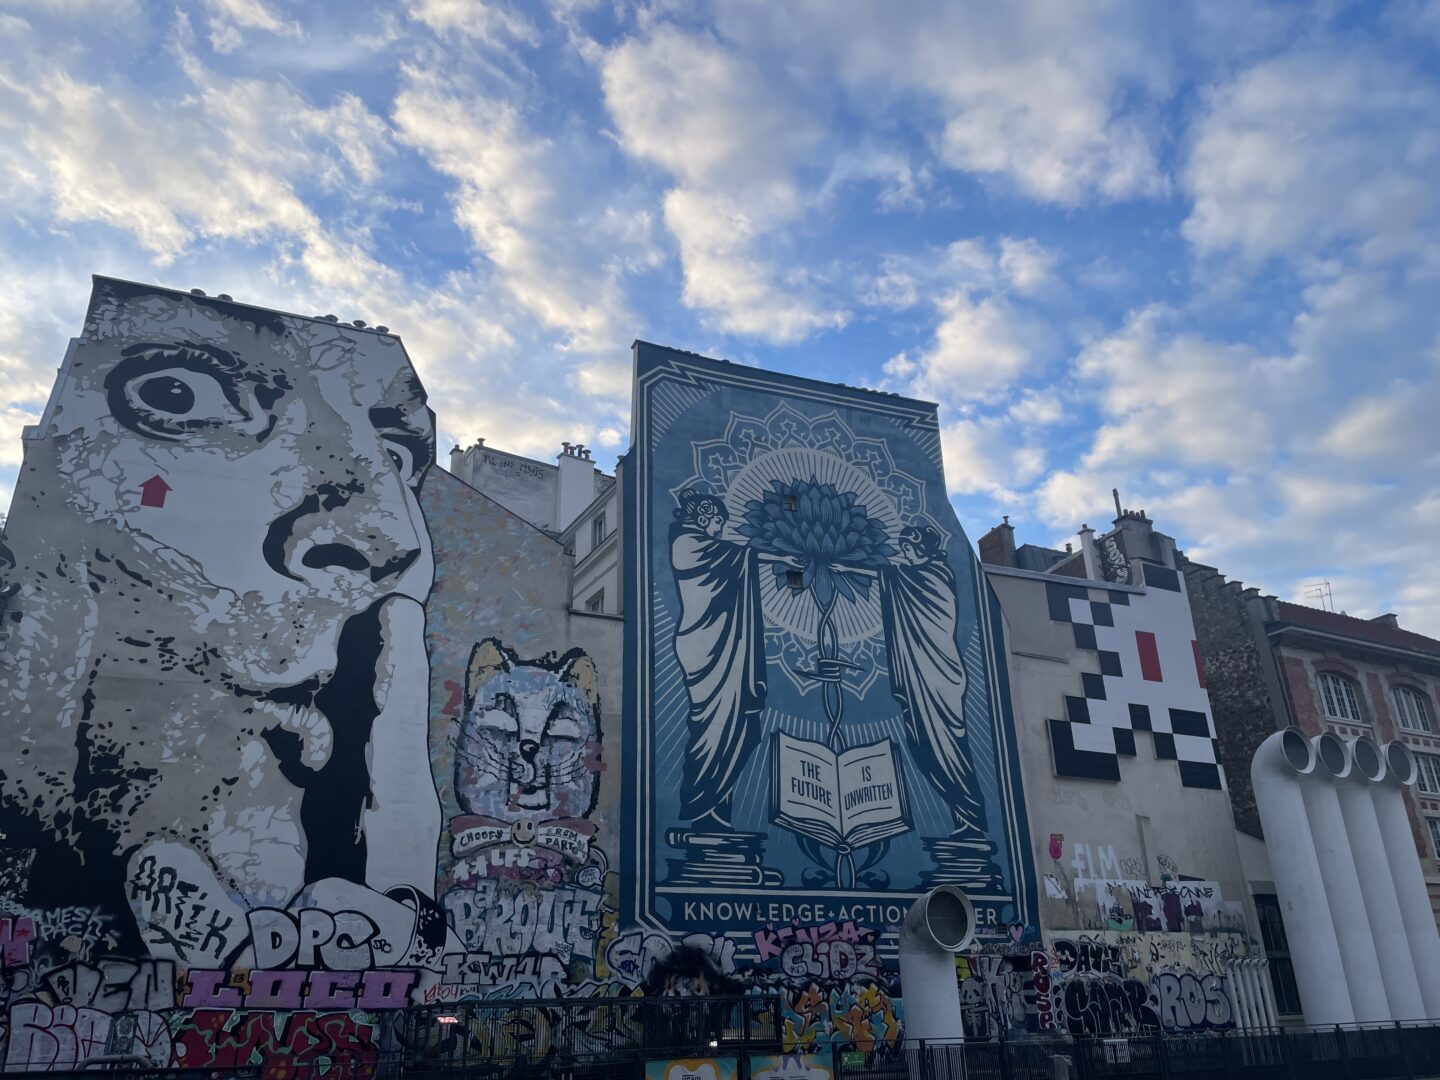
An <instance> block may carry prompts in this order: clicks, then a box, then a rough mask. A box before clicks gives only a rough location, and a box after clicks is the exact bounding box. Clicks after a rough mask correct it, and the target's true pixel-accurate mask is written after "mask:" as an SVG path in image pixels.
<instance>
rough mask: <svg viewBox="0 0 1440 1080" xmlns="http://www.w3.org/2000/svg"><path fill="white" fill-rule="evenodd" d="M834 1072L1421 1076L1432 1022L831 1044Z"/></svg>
mask: <svg viewBox="0 0 1440 1080" xmlns="http://www.w3.org/2000/svg"><path fill="white" fill-rule="evenodd" d="M834 1075H835V1080H1058V1078H1062V1077H1064V1078H1069V1080H1111V1078H1121V1077H1124V1078H1125V1080H1180V1078H1183V1080H1229V1078H1231V1077H1242V1078H1250V1080H1422V1078H1424V1080H1428V1078H1432V1077H1440V1025H1437V1024H1434V1023H1423V1024H1394V1025H1388V1026H1383V1027H1349V1028H1341V1027H1336V1028H1312V1029H1297V1030H1286V1029H1275V1030H1271V1031H1265V1032H1214V1033H1210V1034H1205V1035H1164V1034H1160V1033H1158V1032H1157V1033H1153V1034H1148V1035H1133V1036H1129V1037H1116V1038H1070V1037H1068V1036H1054V1037H1049V1038H1039V1037H1036V1038H1027V1039H1018V1040H1011V1041H1004V1040H1002V1041H998V1042H962V1041H956V1042H928V1043H926V1042H914V1043H905V1044H902V1045H899V1046H895V1047H888V1048H877V1049H876V1050H874V1051H872V1052H870V1053H864V1054H862V1053H861V1052H860V1051H859V1050H858V1048H856V1047H854V1046H843V1047H837V1048H835V1052H834Z"/></svg>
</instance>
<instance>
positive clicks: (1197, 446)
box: [1075, 308, 1291, 469]
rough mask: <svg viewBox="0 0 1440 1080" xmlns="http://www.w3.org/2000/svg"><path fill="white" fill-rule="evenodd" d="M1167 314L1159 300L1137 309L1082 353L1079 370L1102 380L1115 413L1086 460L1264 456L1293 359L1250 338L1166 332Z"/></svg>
mask: <svg viewBox="0 0 1440 1080" xmlns="http://www.w3.org/2000/svg"><path fill="white" fill-rule="evenodd" d="M1166 317H1167V312H1165V311H1164V310H1163V309H1161V308H1148V309H1145V310H1143V311H1140V312H1136V313H1134V314H1132V315H1131V317H1130V318H1129V319H1128V320H1127V322H1126V324H1125V326H1124V328H1123V329H1121V330H1120V331H1119V332H1117V333H1115V334H1112V335H1111V336H1109V337H1106V338H1104V339H1102V340H1100V341H1097V342H1094V343H1092V344H1091V345H1089V346H1087V347H1086V348H1085V349H1084V350H1083V351H1082V352H1081V353H1080V355H1079V356H1078V357H1077V358H1076V361H1075V368H1076V371H1077V373H1078V374H1079V376H1080V377H1081V378H1082V379H1084V380H1087V381H1089V382H1091V383H1093V384H1095V385H1096V386H1097V387H1098V388H1099V391H1100V400H1101V403H1102V407H1103V409H1104V412H1105V415H1106V417H1107V420H1106V422H1105V423H1104V425H1103V426H1102V427H1101V428H1100V429H1099V431H1098V432H1097V433H1096V436H1095V441H1094V443H1093V444H1092V446H1091V448H1090V451H1089V453H1088V454H1086V456H1085V465H1086V467H1087V468H1092V469H1093V468H1097V467H1100V466H1107V465H1108V466H1114V465H1116V464H1117V463H1120V462H1124V461H1127V460H1140V461H1144V460H1151V459H1155V458H1162V457H1169V458H1171V459H1172V460H1175V461H1177V462H1179V463H1183V464H1186V465H1191V466H1194V465H1214V464H1219V465H1229V466H1235V467H1242V466H1245V465H1247V464H1249V463H1251V462H1254V461H1255V460H1257V459H1263V458H1264V457H1265V455H1266V454H1268V453H1269V452H1270V448H1271V431H1272V426H1273V420H1272V417H1273V412H1274V409H1275V408H1276V406H1277V404H1278V402H1279V397H1280V395H1281V394H1283V393H1284V392H1285V390H1286V389H1287V387H1288V379H1289V376H1290V373H1291V369H1290V367H1289V365H1287V364H1286V362H1285V361H1283V360H1278V359H1275V358H1269V357H1263V356H1258V355H1256V354H1255V353H1254V352H1253V351H1252V350H1250V349H1247V348H1245V347H1242V346H1226V345H1222V344H1219V343H1217V342H1213V341H1209V340H1206V339H1204V338H1201V337H1197V336H1194V335H1187V334H1173V335H1172V334H1168V333H1165V332H1162V330H1161V324H1162V323H1163V322H1164V320H1165V319H1166Z"/></svg>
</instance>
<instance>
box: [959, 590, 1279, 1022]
mask: <svg viewBox="0 0 1440 1080" xmlns="http://www.w3.org/2000/svg"><path fill="white" fill-rule="evenodd" d="M1147 569H1149V568H1147ZM986 570H987V577H988V578H989V580H990V583H991V586H992V587H993V588H994V590H995V592H996V595H997V596H998V597H999V600H1000V605H1001V609H1002V610H1003V612H1004V617H1005V628H1006V643H1007V651H1008V654H1009V663H1010V671H1011V685H1012V693H1013V696H1014V701H1015V723H1016V733H1017V738H1018V742H1019V746H1020V754H1021V761H1022V768H1023V774H1024V781H1025V794H1026V800H1027V803H1028V806H1029V816H1030V821H1031V828H1032V843H1033V855H1034V858H1035V862H1036V866H1037V872H1038V874H1039V876H1040V881H1041V888H1040V913H1041V921H1042V926H1043V929H1044V933H1045V941H1046V944H1047V946H1048V953H1047V954H1046V955H1045V956H1043V957H1040V958H1037V962H1043V963H1044V964H1045V965H1046V977H1047V980H1048V983H1049V986H1050V988H1051V989H1050V996H1051V1007H1050V1015H1051V1016H1052V1017H1053V1019H1054V1022H1055V1024H1056V1026H1057V1027H1059V1028H1060V1029H1061V1030H1065V1029H1067V1028H1068V1029H1070V1030H1074V1031H1084V1032H1088V1033H1109V1032H1118V1031H1125V1030H1136V1029H1139V1028H1143V1027H1146V1026H1153V1025H1154V1024H1157V1023H1158V1024H1161V1025H1163V1026H1164V1027H1165V1028H1167V1029H1171V1030H1195V1029H1202V1030H1205V1029H1210V1028H1225V1027H1231V1026H1234V1025H1235V1024H1236V1023H1237V1021H1238V1019H1239V1012H1238V1009H1237V1007H1236V1002H1235V1001H1234V998H1233V987H1232V986H1231V980H1232V978H1233V975H1232V970H1231V968H1232V965H1233V964H1234V962H1235V961H1236V960H1239V959H1243V958H1246V957H1248V956H1250V955H1252V953H1253V950H1254V948H1255V942H1254V935H1253V932H1252V930H1251V928H1250V927H1251V923H1250V922H1249V920H1248V919H1247V915H1246V908H1247V905H1246V903H1245V899H1246V889H1245V876H1244V872H1243V868H1242V866H1241V862H1240V855H1239V851H1238V849H1237V847H1236V843H1235V832H1234V826H1233V819H1232V817H1231V813H1230V806H1229V801H1228V799H1227V796H1226V793H1225V791H1224V788H1223V786H1222V776H1221V774H1220V773H1219V771H1218V769H1216V768H1215V767H1214V765H1213V762H1214V757H1213V747H1211V746H1210V745H1209V740H1208V739H1207V738H1202V737H1201V736H1198V735H1189V736H1187V735H1185V734H1183V732H1185V731H1189V730H1191V727H1190V726H1188V725H1195V724H1203V725H1205V726H1207V727H1208V725H1209V723H1210V720H1209V713H1208V705H1207V702H1206V694H1205V690H1204V688H1203V687H1202V686H1201V685H1200V680H1199V676H1198V673H1197V670H1196V666H1195V661H1194V655H1193V650H1192V647H1191V642H1192V640H1193V637H1194V634H1193V629H1192V625H1191V622H1190V616H1189V609H1188V605H1187V604H1186V600H1185V595H1184V593H1183V592H1180V591H1176V589H1175V588H1173V587H1157V586H1155V585H1153V584H1152V585H1150V586H1147V587H1140V588H1132V587H1120V586H1113V585H1106V584H1105V583H1103V582H1086V581H1083V580H1082V581H1071V580H1066V581H1064V582H1057V581H1055V580H1054V578H1053V577H1049V576H1042V575H1037V574H1029V573H1025V572H1023V571H1013V570H1011V571H1007V570H1002V569H1000V568H996V567H987V568H986ZM1156 576H1158V577H1160V578H1162V579H1163V581H1164V583H1165V585H1167V586H1173V585H1175V584H1176V581H1175V578H1174V575H1173V572H1172V573H1171V574H1170V575H1154V574H1153V571H1152V577H1156ZM1137 632H1138V634H1140V635H1149V636H1150V637H1151V638H1152V639H1153V654H1152V655H1151V656H1149V657H1148V658H1147V659H1146V660H1145V661H1142V659H1141V646H1139V645H1137ZM1145 648H1146V651H1147V652H1148V651H1149V649H1150V646H1146V647H1145ZM1107 654H1108V655H1107ZM1147 675H1149V676H1150V677H1149V678H1147V677H1146V676H1147ZM1171 710H1176V712H1173V713H1172V711H1171ZM1197 718H1198V719H1197ZM1147 729H1148V730H1147ZM1177 732H1181V733H1178V734H1177ZM1207 757H1208V758H1209V761H1208V762H1207V761H1205V760H1204V759H1206V758H1207ZM1187 758H1188V759H1189V760H1188V762H1187V761H1186V759H1187ZM1187 995H1188V996H1187ZM1182 997H1183V998H1184V1000H1186V1001H1189V1002H1190V1003H1191V1005H1192V1006H1194V1008H1190V1009H1186V1008H1183V1007H1177V1002H1179V1001H1181V999H1182ZM1201 1002H1208V1004H1207V1005H1206V1007H1204V1008H1201V1007H1200V1004H1199V1003H1201ZM1112 1006H1113V1007H1112Z"/></svg>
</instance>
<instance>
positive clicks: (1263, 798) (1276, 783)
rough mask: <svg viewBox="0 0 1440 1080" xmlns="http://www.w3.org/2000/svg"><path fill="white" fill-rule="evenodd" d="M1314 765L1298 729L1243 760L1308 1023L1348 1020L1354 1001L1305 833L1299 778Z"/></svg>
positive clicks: (1271, 740)
mask: <svg viewBox="0 0 1440 1080" xmlns="http://www.w3.org/2000/svg"><path fill="white" fill-rule="evenodd" d="M1314 768H1315V750H1314V748H1313V747H1312V746H1311V745H1310V740H1309V739H1307V738H1306V737H1305V734H1304V732H1302V731H1301V730H1300V729H1299V728H1293V727H1291V728H1286V729H1285V730H1284V731H1277V732H1276V733H1275V734H1274V735H1271V736H1270V737H1269V738H1267V739H1266V740H1265V741H1264V742H1262V743H1261V744H1260V747H1259V749H1257V750H1256V751H1255V757H1254V759H1253V760H1252V761H1251V762H1250V783H1251V785H1252V787H1253V788H1254V790H1255V807H1256V809H1257V810H1259V812H1260V823H1261V825H1262V826H1263V827H1264V829H1265V850H1266V852H1267V854H1268V855H1269V857H1270V868H1271V873H1272V874H1273V876H1274V878H1275V893H1276V896H1277V897H1278V898H1279V901H1280V914H1281V917H1282V919H1283V920H1284V923H1285V933H1286V935H1287V936H1288V938H1289V940H1290V957H1291V963H1293V964H1294V966H1295V981H1296V982H1297V983H1298V984H1299V988H1300V1000H1301V1003H1302V1005H1303V1006H1304V1009H1305V1020H1306V1022H1307V1023H1310V1024H1317V1025H1318V1024H1353V1023H1354V1022H1355V1007H1354V1005H1353V1004H1352V1003H1351V1001H1350V991H1349V989H1348V988H1347V985H1346V982H1345V968H1344V967H1343V966H1342V965H1341V963H1340V956H1339V953H1338V952H1337V950H1336V947H1335V921H1334V919H1332V918H1331V915H1330V905H1329V903H1328V902H1327V901H1326V899H1325V882H1324V879H1323V878H1321V876H1320V861H1319V858H1318V857H1317V856H1316V853H1315V842H1314V840H1313V839H1312V838H1311V835H1310V818H1309V815H1307V814H1306V812H1305V798H1304V796H1303V795H1302V794H1301V791H1300V778H1301V777H1302V776H1305V775H1307V774H1309V773H1310V772H1312V771H1313V770H1314Z"/></svg>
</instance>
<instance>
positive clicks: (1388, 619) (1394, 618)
mask: <svg viewBox="0 0 1440 1080" xmlns="http://www.w3.org/2000/svg"><path fill="white" fill-rule="evenodd" d="M1370 621H1371V622H1373V623H1379V624H1380V625H1381V626H1388V627H1390V629H1391V630H1399V629H1400V616H1398V615H1396V614H1395V613H1394V612H1393V611H1387V612H1386V613H1385V614H1384V615H1376V616H1375V617H1374V618H1373V619H1371V620H1370Z"/></svg>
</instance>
